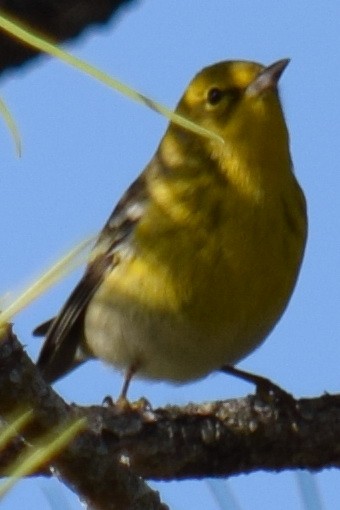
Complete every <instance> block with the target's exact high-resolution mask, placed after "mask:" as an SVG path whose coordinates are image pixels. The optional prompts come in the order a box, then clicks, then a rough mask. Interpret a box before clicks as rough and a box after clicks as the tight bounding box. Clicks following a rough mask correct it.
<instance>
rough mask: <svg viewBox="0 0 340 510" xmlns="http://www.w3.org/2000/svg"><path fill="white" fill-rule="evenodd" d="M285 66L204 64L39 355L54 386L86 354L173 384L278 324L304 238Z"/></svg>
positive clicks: (41, 330)
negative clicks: (191, 126) (286, 110)
mask: <svg viewBox="0 0 340 510" xmlns="http://www.w3.org/2000/svg"><path fill="white" fill-rule="evenodd" d="M287 64H288V60H280V61H278V62H275V63H274V64H272V65H270V66H268V67H264V66H262V65H260V64H258V63H254V62H248V61H226V62H220V63H217V64H215V65H212V66H210V67H207V68H205V69H203V70H202V71H201V72H199V73H198V74H197V75H196V76H195V77H194V79H193V80H192V81H191V83H190V84H189V86H188V88H187V90H186V91H185V92H184V95H183V97H182V98H181V100H180V101H179V103H178V106H177V108H176V112H177V113H179V114H181V115H183V116H185V117H187V118H188V119H190V120H192V121H194V122H195V123H197V124H198V125H200V126H203V127H204V128H207V129H209V130H211V131H213V132H215V133H216V134H218V135H219V136H220V137H221V138H223V140H224V144H223V143H221V141H218V140H217V139H214V138H205V137H202V136H200V135H198V134H195V133H193V132H191V131H189V130H187V129H185V128H183V127H180V126H178V125H176V124H174V123H173V122H170V124H169V126H168V128H167V131H166V133H165V135H164V137H163V138H162V140H161V142H160V145H159V147H158V149H157V151H156V153H155V155H154V156H153V158H152V160H151V161H150V163H149V164H148V165H147V167H146V168H145V170H144V171H143V172H142V173H141V174H140V176H139V177H138V178H137V179H136V180H135V181H134V182H133V184H132V185H131V186H130V187H129V189H128V190H127V191H126V193H125V194H124V195H123V197H122V199H121V200H120V201H119V202H118V205H117V206H116V207H115V209H114V211H113V213H112V215H111V216H110V218H109V220H108V222H107V223H106V225H105V227H104V228H103V230H102V232H101V234H100V235H99V238H98V241H97V243H96V246H95V248H94V251H93V254H92V257H91V260H90V262H89V264H88V267H87V269H86V271H85V274H84V276H83V278H82V279H81V280H80V282H79V283H78V285H77V286H76V288H75V289H74V291H73V292H72V294H71V295H70V297H69V299H68V300H67V301H66V304H65V305H64V307H63V308H62V309H61V311H60V313H59V314H58V315H57V316H56V318H55V319H52V320H51V321H48V322H47V323H45V324H43V325H42V326H40V327H38V328H37V329H36V331H35V334H38V335H39V334H40V335H41V334H46V340H45V343H44V346H43V348H42V351H41V353H40V356H39V359H38V366H39V368H40V370H41V372H42V374H43V376H44V378H45V379H46V380H47V381H49V382H52V381H54V380H55V379H57V378H58V377H60V376H62V375H64V374H65V373H67V372H68V371H69V370H70V369H72V368H73V367H74V366H76V365H77V364H78V363H81V362H82V361H85V360H86V359H88V358H91V357H95V358H100V359H101V360H103V361H105V362H106V363H108V364H110V365H113V366H114V367H117V368H118V369H121V370H123V371H125V383H124V386H123V390H122V395H121V396H122V397H125V396H126V392H127V389H128V385H129V382H130V380H131V378H132V377H133V376H134V375H137V376H141V377H145V378H150V379H156V380H167V381H172V382H175V383H183V382H186V381H190V380H194V379H199V378H201V377H204V376H206V375H207V374H209V373H210V372H212V371H214V370H218V369H219V368H220V367H222V366H223V365H225V364H229V365H234V364H235V363H236V362H238V361H239V360H240V359H241V358H243V357H244V356H246V355H247V354H248V353H250V352H251V351H252V350H253V349H254V348H255V347H257V346H258V345H259V344H260V343H261V342H262V341H263V340H264V339H265V338H266V336H267V335H268V334H269V332H270V331H271V330H272V329H273V327H274V326H275V324H276V323H277V321H278V320H279V318H280V317H281V315H282V313H283V311H284V310H285V308H286V306H287V303H288V300H289V298H290V296H291V294H292V291H293V288H294V285H295V282H296V279H297V276H298V272H299V268H300V265H301V261H302V257H303V252H304V248H305V242H306V233H307V217H306V204H305V199H304V195H303V192H302V191H301V188H300V186H299V184H298V182H297V180H296V178H295V176H294V173H293V167H292V161H291V156H290V151H289V137H288V131H287V127H286V123H285V119H284V115H283V111H282V107H281V104H280V99H279V94H278V89H277V84H278V81H279V78H280V76H281V74H282V72H283V71H284V69H285V68H286V66H287Z"/></svg>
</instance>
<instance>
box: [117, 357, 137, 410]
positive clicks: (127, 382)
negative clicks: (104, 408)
mask: <svg viewBox="0 0 340 510" xmlns="http://www.w3.org/2000/svg"><path fill="white" fill-rule="evenodd" d="M137 370H138V363H134V364H133V365H131V366H129V368H128V369H127V371H126V372H125V377H124V384H123V387H122V391H121V392H120V395H119V398H118V402H124V401H125V402H128V399H127V392H128V389H129V386H130V382H131V380H132V378H133V376H134V375H135V373H136V372H137Z"/></svg>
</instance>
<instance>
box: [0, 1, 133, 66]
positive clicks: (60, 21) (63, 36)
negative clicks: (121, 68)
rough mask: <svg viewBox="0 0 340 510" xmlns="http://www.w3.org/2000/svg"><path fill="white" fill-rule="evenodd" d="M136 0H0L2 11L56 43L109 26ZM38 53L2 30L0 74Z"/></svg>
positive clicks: (0, 34) (0, 35)
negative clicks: (110, 21)
mask: <svg viewBox="0 0 340 510" xmlns="http://www.w3.org/2000/svg"><path fill="white" fill-rule="evenodd" d="M136 4H137V0H96V1H95V2H94V1H93V0H0V11H3V12H4V13H5V14H7V15H10V16H11V17H13V18H16V19H18V20H19V21H21V22H23V23H25V24H27V26H29V27H31V28H33V29H34V30H35V31H38V32H40V33H41V34H42V35H44V36H45V37H47V38H48V39H51V40H53V41H55V42H62V41H66V40H69V39H72V38H74V37H76V36H78V35H79V34H81V33H82V32H83V31H84V30H85V29H86V28H88V27H90V26H92V25H95V24H96V25H98V24H104V23H107V22H108V21H109V20H110V19H111V18H112V16H114V15H115V16H116V15H117V13H118V12H119V11H120V9H121V8H124V7H129V6H130V5H131V6H132V5H136ZM36 55H37V52H36V51H35V50H33V49H32V48H29V47H28V46H25V45H24V44H21V43H20V42H19V41H18V40H15V39H12V38H11V37H9V36H8V35H7V34H5V33H3V32H1V31H0V73H2V72H3V71H4V70H6V69H8V68H12V67H15V66H18V65H21V64H23V63H24V62H26V61H27V60H29V59H31V58H32V57H34V56H36Z"/></svg>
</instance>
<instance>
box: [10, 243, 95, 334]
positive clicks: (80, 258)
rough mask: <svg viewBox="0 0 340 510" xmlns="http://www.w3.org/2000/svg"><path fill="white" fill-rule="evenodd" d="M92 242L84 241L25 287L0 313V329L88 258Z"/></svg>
mask: <svg viewBox="0 0 340 510" xmlns="http://www.w3.org/2000/svg"><path fill="white" fill-rule="evenodd" d="M93 241H94V237H91V238H89V239H86V240H85V241H83V242H81V243H79V244H78V245H77V246H76V247H75V248H73V249H72V250H70V251H69V252H68V253H67V254H66V255H65V256H64V257H62V258H61V259H60V260H58V261H57V262H56V263H55V264H54V265H53V266H52V267H51V268H50V269H48V270H47V271H45V272H44V273H43V274H42V275H41V276H40V277H39V278H38V279H37V280H35V281H34V282H33V283H32V284H30V285H29V286H27V288H26V289H25V290H24V291H22V292H21V293H20V295H19V296H18V297H17V298H16V299H15V300H14V301H13V302H12V303H11V304H10V305H8V306H7V308H6V309H5V310H3V312H1V313H0V328H1V327H3V326H4V325H5V324H6V323H8V322H10V320H11V318H12V317H13V316H14V315H16V314H17V313H18V312H20V311H21V310H22V309H23V308H25V307H26V306H28V305H29V304H30V303H31V302H32V301H34V300H35V299H36V298H37V297H39V296H40V295H41V294H43V293H44V292H46V291H47V290H48V289H49V288H50V287H51V286H52V285H54V284H55V283H56V282H57V281H59V280H61V279H62V278H63V277H64V276H66V275H67V274H69V273H70V272H71V271H73V270H74V269H75V268H76V267H78V266H79V265H80V264H83V263H85V262H86V260H87V258H88V254H87V250H88V249H89V247H90V246H91V244H92V243H93Z"/></svg>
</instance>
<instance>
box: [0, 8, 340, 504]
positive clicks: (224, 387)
mask: <svg viewBox="0 0 340 510" xmlns="http://www.w3.org/2000/svg"><path fill="white" fill-rule="evenodd" d="M339 19H340V4H339V2H337V1H336V0H329V1H328V2H327V3H322V2H307V1H305V0H298V1H296V2H289V3H288V2H286V1H279V0H278V1H276V2H273V1H272V0H261V1H257V0H243V1H241V2H240V1H235V0H230V1H226V0H209V1H207V0H201V1H200V2H198V1H194V0H186V1H185V2H173V1H170V0H163V1H162V2H159V1H157V0H148V1H140V2H139V3H138V4H137V6H135V7H131V8H130V9H129V10H125V11H122V13H121V14H120V16H118V17H117V18H116V19H115V20H114V21H113V22H112V23H111V24H109V25H107V26H106V27H104V28H103V27H101V28H99V29H96V30H89V31H87V32H86V34H85V35H84V36H83V37H82V38H81V39H80V40H79V41H78V42H77V43H72V44H69V45H67V48H68V49H69V50H70V51H71V52H72V53H74V54H76V55H77V56H80V57H81V58H84V59H87V60H88V61H89V62H91V63H93V64H95V65H97V66H98V67H100V68H102V69H104V70H106V71H107V72H109V73H110V74H111V75H113V76H115V77H117V78H119V79H121V80H123V81H125V82H126V83H128V84H130V85H132V86H134V87H136V88H138V89H139V90H140V91H141V92H144V93H146V94H148V95H149V96H151V97H153V98H154V99H156V100H159V101H162V102H164V103H165V104H166V105H168V106H171V107H173V106H174V105H175V104H176V101H177V100H178V98H179V97H180V95H181V94H182V92H183V90H184V88H185V87H186V85H187V83H188V81H189V80H190V79H191V77H192V76H193V75H194V74H195V73H196V72H197V71H198V70H199V69H201V68H202V67H204V66H206V65H209V64H211V63H213V62H217V61H220V60H227V59H247V60H248V59H249V60H256V61H259V62H262V63H265V64H270V63H272V62H273V61H275V60H277V59H280V58H284V57H290V58H291V59H292V61H291V63H290V65H289V67H288V68H287V70H286V71H285V73H284V76H283V77H282V80H281V92H282V94H281V95H282V99H283V103H284V106H285V111H286V117H287V122H288V125H289V130H290V134H291V147H292V155H293V160H294V165H295V169H296V174H297V176H298V179H299V181H300V183H301V185H302V186H303V188H304V190H305V193H306V196H307V200H308V210H309V222H310V229H309V241H308V247H307V252H306V256H305V260H304V264H303V268H302V271H301V275H300V278H299V282H298V285H297V288H296V290H295V293H294V296H293V298H292V300H291V302H290V305H289V307H288V310H287V312H286V313H285V315H284V317H283V318H282V320H281V321H280V323H279V324H278V326H277V327H276V328H275V330H274V331H273V332H272V334H271V335H270V337H269V338H268V339H267V341H266V343H265V344H264V345H263V346H262V347H261V348H259V349H258V350H257V351H256V352H254V353H253V354H252V355H250V356H249V357H247V358H246V359H245V360H244V361H242V363H241V364H240V366H241V367H242V368H245V369H247V370H250V371H254V372H258V373H261V374H263V375H266V376H268V377H270V378H272V379H273V380H275V381H276V382H277V383H279V384H280V385H282V386H283V387H285V388H286V389H287V390H289V391H291V392H292V393H294V394H295V395H296V396H312V395H319V394H321V393H322V392H324V391H328V392H337V391H338V390H339V368H338V367H339V360H340V343H339V341H338V339H339V337H340V322H339V320H338V317H339V303H340V284H339V281H340V278H339V271H340V270H339V267H340V264H339V262H340V260H339V259H340V257H339V246H340V242H339V232H340V228H339V227H340V201H339V189H340V151H339V139H340V120H339V119H340V101H339V91H340V66H339V48H340V30H339ZM1 97H2V98H3V99H4V100H5V101H6V102H7V104H8V106H9V108H10V109H11V111H12V113H13V115H14V116H15V118H16V121H17V123H18V125H19V127H20V130H21V134H22V138H23V146H24V147H23V156H22V158H21V159H20V160H19V159H17V158H16V157H15V155H14V151H13V146H12V141H11V140H10V138H9V135H8V132H7V131H6V128H5V127H4V126H3V123H1V125H0V150H1V154H2V165H1V173H0V179H1V190H2V197H6V198H5V200H4V199H3V200H2V201H1V204H0V210H1V218H2V228H1V232H0V236H1V246H2V259H1V268H2V274H1V285H0V293H1V294H3V293H5V292H7V291H9V290H15V289H18V288H20V286H21V285H23V284H24V283H26V282H27V281H30V280H31V279H32V278H33V277H34V276H35V275H37V274H38V273H40V271H41V270H42V269H43V268H46V267H47V266H48V265H49V264H50V263H51V262H52V261H54V260H56V258H57V257H58V256H59V255H61V254H62V253H64V252H65V251H66V250H67V249H68V248H70V247H71V246H72V245H74V243H76V242H77V241H79V240H81V239H82V238H83V237H85V236H87V235H88V234H91V233H93V232H96V231H97V230H98V229H100V228H101V226H102V225H103V223H104V221H105V220H106V218H107V216H108V215H109V213H110V212H111V210H112V208H113V206H114V204H115V203H116V201H117V200H118V199H119V197H120V195H121V193H122V192H123V191H124V190H125V188H126V187H127V186H128V184H129V183H130V182H131V180H132V179H133V178H134V177H135V176H136V175H137V174H138V173H139V172H140V171H141V170H142V168H143V167H144V165H145V164H146V163H147V162H148V160H149V159H150V157H151V156H152V154H153V152H154V151H155V149H156V147H157V144H158V141H159V139H160V137H161V136H162V133H163V131H164V129H165V127H166V123H167V122H166V120H165V119H164V118H162V117H161V116H159V115H157V114H155V113H154V112H151V111H149V110H147V109H146V108H144V107H142V106H140V105H137V104H135V103H132V102H130V101H129V100H127V99H126V98H123V97H121V96H119V95H118V94H115V93H113V92H112V91H111V90H109V89H106V88H105V87H103V86H102V85H99V84H98V83H96V82H94V81H93V80H91V79H89V78H88V77H86V76H83V75H81V74H80V73H78V72H77V71H75V70H73V69H71V68H68V67H66V66H65V65H64V64H62V63H59V62H56V61H53V60H51V59H49V58H40V59H39V60H37V61H35V62H34V63H32V64H30V65H28V66H27V67H26V68H25V69H24V70H21V71H14V72H12V73H10V74H8V75H7V77H6V79H2V88H1ZM79 274H80V273H79V272H78V273H77V274H76V275H73V276H72V277H70V278H68V279H67V280H66V281H64V282H63V283H62V284H60V285H58V286H57V287H56V288H55V289H53V291H51V292H49V293H48V294H47V295H45V296H44V297H43V298H41V299H40V300H39V301H38V302H37V303H35V304H34V305H33V306H31V307H30V308H29V309H28V310H27V311H25V312H23V313H22V314H21V315H20V316H19V317H17V319H16V320H15V331H16V333H17V334H18V335H19V337H20V338H21V340H22V342H23V343H24V344H26V345H27V351H28V353H29V354H30V355H31V356H32V358H33V359H35V358H36V356H37V354H38V351H39V346H40V343H39V341H38V340H37V339H34V338H32V337H31V330H32V329H33V328H34V326H35V325H36V324H38V323H39V322H41V321H43V320H44V319H46V318H48V317H50V316H51V315H53V314H54V313H56V311H57V310H58V309H59V307H60V306H61V305H62V303H63V301H64V300H65V298H66V297H67V295H68V292H69V291H70V290H71V288H72V286H73V285H74V283H75V282H76V280H77V278H78V277H79ZM121 383H122V378H121V376H120V374H118V373H115V372H114V371H113V370H111V369H109V368H107V367H105V366H103V365H102V364H100V363H99V362H91V363H88V364H86V365H85V366H83V367H82V368H80V369H78V370H77V371H75V372H73V373H72V374H70V375H69V376H68V377H66V378H64V379H63V380H61V381H60V382H58V383H57V384H56V389H57V390H58V391H59V392H60V394H61V395H62V396H63V397H64V398H65V399H66V400H68V401H75V402H78V403H81V404H91V403H94V402H95V403H98V402H101V400H102V398H103V396H105V395H107V394H112V395H113V396H115V395H117V394H118V392H119V389H120V387H121ZM252 390H253V388H252V387H251V386H249V385H247V384H245V383H242V382H240V381H237V380H234V379H232V378H229V377H226V376H222V375H211V376H210V377H208V378H206V379H205V380H203V381H200V382H196V383H195V384H189V385H185V386H182V387H174V386H171V385H168V384H159V383H157V384H155V383H152V384H151V383H147V382H138V381H136V382H134V383H133V384H132V387H131V392H130V397H131V398H138V397H140V396H141V395H145V396H146V397H147V398H148V399H149V400H150V401H151V402H152V403H153V405H155V406H156V405H164V404H168V403H185V402H187V401H189V400H191V401H205V400H215V399H221V398H231V397H238V396H240V395H245V394H247V393H249V392H250V391H252ZM316 481H317V484H318V486H319V490H320V492H321V495H322V499H323V502H324V509H325V510H333V509H334V510H335V509H337V508H339V496H338V487H339V473H338V472H336V471H335V470H328V471H325V472H322V473H321V474H319V475H318V476H317V477H316ZM228 483H229V487H230V488H231V490H232V491H233V494H234V497H235V498H236V499H237V500H238V502H239V506H240V508H241V509H242V510H250V509H251V510H257V509H261V510H269V509H272V508H274V507H275V508H276V509H278V510H281V509H282V510H283V509H286V508H289V509H291V510H301V500H300V495H299V491H298V488H297V481H296V477H295V475H294V474H293V473H292V472H286V473H283V474H267V473H259V474H252V475H248V476H239V477H235V478H232V479H230V481H229V482H228ZM155 487H158V488H159V490H160V491H161V493H162V496H163V499H164V500H165V501H166V502H167V503H168V504H169V505H170V507H171V508H172V509H176V510H184V509H187V508H197V509H199V510H200V509H202V510H203V509H204V510H215V509H217V508H218V506H217V503H216V500H215V499H214V497H213V496H212V494H211V492H210V490H209V488H208V486H207V484H206V483H205V482H203V481H199V482H194V481H188V482H180V483H167V484H155ZM48 494H52V496H51V497H52V499H56V500H58V502H59V505H58V508H67V509H69V510H75V509H77V508H80V503H79V502H78V501H77V499H76V498H75V497H74V496H73V495H72V494H71V493H69V492H68V491H67V490H66V489H64V488H63V487H62V486H61V485H58V483H57V482H51V481H46V480H30V481H24V482H21V483H20V484H19V485H18V486H17V487H16V488H15V489H14V490H13V491H12V493H11V494H10V495H9V496H8V497H7V499H6V500H4V501H3V502H2V504H1V508H2V509H4V510H9V509H11V510H16V509H19V508H22V501H23V498H25V509H27V510H31V509H34V508H41V509H42V510H45V509H46V510H47V509H50V508H51V506H50V503H49V501H48V500H49V498H50V496H48ZM67 505H68V506H67ZM53 510H54V508H53Z"/></svg>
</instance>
